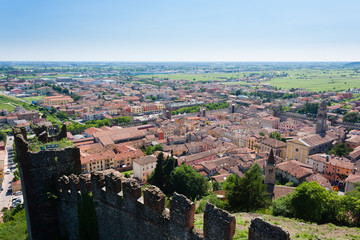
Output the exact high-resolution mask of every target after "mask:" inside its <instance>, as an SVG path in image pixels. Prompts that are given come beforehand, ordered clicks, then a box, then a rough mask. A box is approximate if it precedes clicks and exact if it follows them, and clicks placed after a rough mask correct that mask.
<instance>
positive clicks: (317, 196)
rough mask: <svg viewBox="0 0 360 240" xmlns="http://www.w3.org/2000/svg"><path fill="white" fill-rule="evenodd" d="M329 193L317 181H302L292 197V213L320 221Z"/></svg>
mask: <svg viewBox="0 0 360 240" xmlns="http://www.w3.org/2000/svg"><path fill="white" fill-rule="evenodd" d="M328 200H329V193H328V192H327V191H326V189H325V188H323V187H321V186H320V185H319V184H318V183H317V182H304V183H302V184H301V185H300V186H298V187H297V188H296V189H295V191H294V193H293V195H292V197H291V206H292V208H293V210H294V215H295V217H297V218H301V219H304V220H307V221H312V222H320V220H322V217H323V214H324V213H325V212H326V210H327V207H328Z"/></svg>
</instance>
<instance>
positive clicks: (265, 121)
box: [260, 116, 280, 129]
mask: <svg viewBox="0 0 360 240" xmlns="http://www.w3.org/2000/svg"><path fill="white" fill-rule="evenodd" d="M260 120H261V125H262V127H263V128H274V129H277V128H278V126H279V123H280V118H278V117H274V116H268V117H264V118H261V119H260Z"/></svg>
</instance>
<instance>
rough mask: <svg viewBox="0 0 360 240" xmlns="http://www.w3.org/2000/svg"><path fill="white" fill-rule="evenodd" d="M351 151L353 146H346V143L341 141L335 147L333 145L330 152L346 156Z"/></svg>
mask: <svg viewBox="0 0 360 240" xmlns="http://www.w3.org/2000/svg"><path fill="white" fill-rule="evenodd" d="M349 152H351V148H348V147H346V144H345V143H339V144H337V145H336V146H335V147H333V148H332V149H331V151H330V153H332V154H335V155H337V156H345V155H347V154H349Z"/></svg>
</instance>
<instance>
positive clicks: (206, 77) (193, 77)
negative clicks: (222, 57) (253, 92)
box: [136, 72, 250, 81]
mask: <svg viewBox="0 0 360 240" xmlns="http://www.w3.org/2000/svg"><path fill="white" fill-rule="evenodd" d="M249 74H250V73H249V72H241V73H194V74H182V73H175V74H157V75H138V76H136V77H137V78H152V77H153V78H155V79H156V78H160V79H164V80H189V81H215V80H220V81H227V80H228V79H231V78H235V79H236V78H242V77H244V76H245V75H247V76H248V75H249Z"/></svg>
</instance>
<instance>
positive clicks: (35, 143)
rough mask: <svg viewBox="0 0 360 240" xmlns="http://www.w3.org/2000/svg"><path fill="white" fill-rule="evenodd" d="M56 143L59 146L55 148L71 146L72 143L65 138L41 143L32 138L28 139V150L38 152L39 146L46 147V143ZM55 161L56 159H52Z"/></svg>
mask: <svg viewBox="0 0 360 240" xmlns="http://www.w3.org/2000/svg"><path fill="white" fill-rule="evenodd" d="M56 144H58V145H59V147H58V148H57V149H61V148H65V147H69V146H73V145H74V144H73V143H72V142H71V141H69V140H67V139H66V138H63V139H61V140H60V141H53V142H49V143H42V142H40V141H38V140H37V138H33V139H31V140H30V144H29V150H30V151H32V152H39V151H40V150H41V147H44V148H45V149H46V145H56ZM54 160H55V161H56V159H54Z"/></svg>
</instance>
